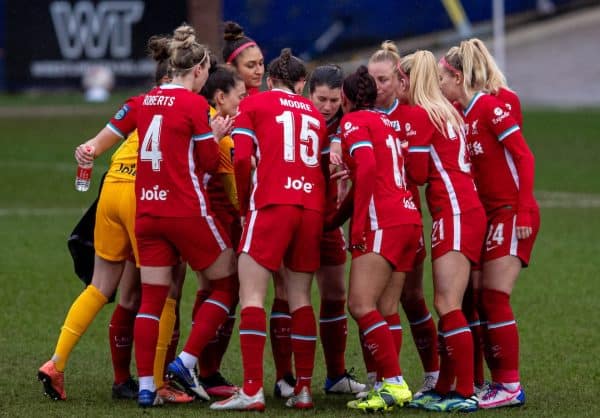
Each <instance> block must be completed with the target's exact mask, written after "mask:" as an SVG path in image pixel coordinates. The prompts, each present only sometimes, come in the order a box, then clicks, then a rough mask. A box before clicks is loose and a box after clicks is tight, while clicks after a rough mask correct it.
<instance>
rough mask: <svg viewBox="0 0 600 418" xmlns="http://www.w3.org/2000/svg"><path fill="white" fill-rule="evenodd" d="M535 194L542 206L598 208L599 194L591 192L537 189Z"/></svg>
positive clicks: (599, 206)
mask: <svg viewBox="0 0 600 418" xmlns="http://www.w3.org/2000/svg"><path fill="white" fill-rule="evenodd" d="M535 196H536V198H537V199H538V203H539V204H540V206H541V207H542V208H565V209H590V208H600V195H598V194H593V193H571V192H547V191H539V192H536V193H535Z"/></svg>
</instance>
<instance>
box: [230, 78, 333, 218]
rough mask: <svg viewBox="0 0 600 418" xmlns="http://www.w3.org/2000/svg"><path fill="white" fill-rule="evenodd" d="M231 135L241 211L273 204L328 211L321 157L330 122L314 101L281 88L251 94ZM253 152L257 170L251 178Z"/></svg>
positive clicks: (245, 101)
mask: <svg viewBox="0 0 600 418" xmlns="http://www.w3.org/2000/svg"><path fill="white" fill-rule="evenodd" d="M232 137H233V140H234V143H235V155H234V169H235V177H236V184H237V191H238V199H239V202H240V212H241V213H245V212H246V211H247V210H248V209H249V210H256V209H260V208H262V207H265V206H268V205H273V204H277V205H298V206H302V207H304V208H306V209H312V210H316V211H319V212H322V211H323V210H324V194H325V180H324V176H323V172H322V171H321V163H320V160H321V150H322V148H323V145H324V143H325V140H326V138H327V125H326V123H325V120H324V119H323V116H322V115H321V113H320V112H319V111H318V110H317V109H316V108H315V106H314V105H313V104H312V102H311V101H310V100H308V99H306V98H304V97H302V96H300V95H298V94H294V93H291V92H289V91H285V90H280V89H272V90H270V91H266V92H262V93H258V94H255V95H252V96H248V97H246V98H245V99H244V100H242V102H241V103H240V115H239V116H238V117H237V118H236V120H235V124H234V129H233V131H232ZM252 156H254V157H255V158H256V170H255V172H254V176H253V179H252V182H250V171H251V157H252ZM250 183H252V185H251V187H250Z"/></svg>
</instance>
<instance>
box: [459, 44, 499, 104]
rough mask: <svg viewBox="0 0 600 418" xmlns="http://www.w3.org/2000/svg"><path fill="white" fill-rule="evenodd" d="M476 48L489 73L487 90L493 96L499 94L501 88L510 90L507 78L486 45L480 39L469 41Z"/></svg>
mask: <svg viewBox="0 0 600 418" xmlns="http://www.w3.org/2000/svg"><path fill="white" fill-rule="evenodd" d="M468 42H469V43H471V44H472V45H473V46H474V47H475V51H476V53H478V54H479V55H480V59H481V61H482V62H483V64H484V65H485V68H486V72H487V82H486V83H485V84H486V85H485V88H486V90H487V91H489V92H490V93H493V94H497V93H498V90H500V89H501V88H508V85H507V84H506V77H505V76H504V74H503V73H502V71H501V70H500V68H499V67H498V64H497V63H496V60H495V59H494V57H493V56H492V54H490V51H489V50H488V49H487V47H486V46H485V43H484V42H483V41H482V40H481V39H478V38H471V39H469V41H468Z"/></svg>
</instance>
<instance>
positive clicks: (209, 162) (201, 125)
mask: <svg viewBox="0 0 600 418" xmlns="http://www.w3.org/2000/svg"><path fill="white" fill-rule="evenodd" d="M194 108H195V109H197V111H195V112H194V114H193V116H192V123H193V134H192V139H193V140H194V157H195V158H194V159H195V162H196V164H197V165H198V168H199V169H200V170H201V171H203V172H205V173H210V174H213V173H215V172H216V171H217V168H218V167H219V144H218V143H217V141H216V140H215V136H214V135H213V132H212V128H211V127H210V123H209V120H210V110H209V107H208V104H207V103H200V104H199V105H197V106H196V105H195V104H194Z"/></svg>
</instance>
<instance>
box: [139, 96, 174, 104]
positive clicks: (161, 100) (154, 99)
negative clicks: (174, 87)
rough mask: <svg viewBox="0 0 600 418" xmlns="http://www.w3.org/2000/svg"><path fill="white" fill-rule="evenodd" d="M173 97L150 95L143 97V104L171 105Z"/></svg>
mask: <svg viewBox="0 0 600 418" xmlns="http://www.w3.org/2000/svg"><path fill="white" fill-rule="evenodd" d="M174 104H175V97H173V96H162V95H161V96H151V95H146V97H144V106H173V105H174Z"/></svg>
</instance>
